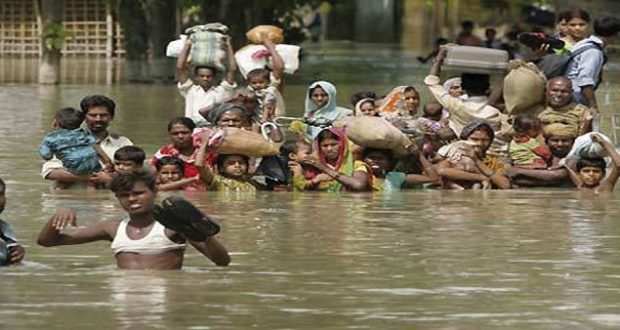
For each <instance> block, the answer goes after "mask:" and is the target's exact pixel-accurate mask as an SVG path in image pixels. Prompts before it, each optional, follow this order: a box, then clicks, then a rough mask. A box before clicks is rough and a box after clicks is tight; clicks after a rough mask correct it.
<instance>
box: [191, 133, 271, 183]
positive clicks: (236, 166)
mask: <svg viewBox="0 0 620 330" xmlns="http://www.w3.org/2000/svg"><path fill="white" fill-rule="evenodd" d="M208 140H209V139H208V137H203V141H208ZM206 153H207V143H203V144H202V145H201V146H200V148H199V149H198V153H197V154H196V159H198V160H200V161H199V162H198V163H197V164H196V166H197V167H198V170H199V172H200V180H201V181H202V182H204V184H205V185H206V186H207V189H208V190H215V191H231V190H232V191H256V190H257V188H262V186H260V185H259V184H258V183H257V182H254V181H252V179H251V177H250V175H249V171H248V170H249V162H250V158H249V157H247V156H244V155H236V154H230V155H222V154H220V155H218V157H217V161H216V166H217V170H218V173H214V172H213V170H212V169H211V168H210V167H208V166H205V164H204V163H205V162H204V161H202V160H203V159H204V156H205V154H206Z"/></svg>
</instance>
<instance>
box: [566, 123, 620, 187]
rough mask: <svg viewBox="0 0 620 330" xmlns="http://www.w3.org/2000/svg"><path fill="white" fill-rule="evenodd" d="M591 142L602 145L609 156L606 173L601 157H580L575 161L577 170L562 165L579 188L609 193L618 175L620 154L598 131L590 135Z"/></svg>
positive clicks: (619, 174) (619, 171) (619, 172)
mask: <svg viewBox="0 0 620 330" xmlns="http://www.w3.org/2000/svg"><path fill="white" fill-rule="evenodd" d="M591 139H592V142H596V143H598V144H600V145H602V146H603V149H604V150H605V152H606V153H607V155H608V156H609V157H610V158H611V161H612V166H611V171H610V172H609V174H608V175H606V172H607V171H606V167H607V165H606V163H605V159H603V158H580V159H579V160H578V161H577V172H575V171H573V170H572V169H571V168H570V166H568V165H564V167H565V168H566V170H567V171H568V173H569V174H570V178H571V180H572V181H573V183H574V184H575V186H576V187H577V189H579V190H584V191H591V192H594V193H595V194H600V193H609V192H612V191H613V190H614V186H615V185H616V182H617V181H618V177H619V176H620V154H618V152H617V151H616V148H614V146H613V145H612V144H611V143H610V142H609V141H607V140H606V139H604V138H602V137H601V135H599V134H598V133H595V134H592V135H591Z"/></svg>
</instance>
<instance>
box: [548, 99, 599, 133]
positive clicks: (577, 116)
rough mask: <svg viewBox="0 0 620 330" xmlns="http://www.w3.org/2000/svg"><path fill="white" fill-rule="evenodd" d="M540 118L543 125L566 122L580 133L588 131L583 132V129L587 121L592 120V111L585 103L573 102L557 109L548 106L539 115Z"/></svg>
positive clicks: (565, 123)
mask: <svg viewBox="0 0 620 330" xmlns="http://www.w3.org/2000/svg"><path fill="white" fill-rule="evenodd" d="M538 118H539V119H540V121H541V122H542V124H543V126H546V125H549V124H554V123H558V124H564V125H569V126H571V127H572V128H573V129H575V131H577V133H578V134H580V133H581V134H583V133H586V132H581V129H582V127H584V126H585V124H586V122H588V121H590V120H592V112H591V110H590V108H588V107H587V106H585V105H582V104H576V103H571V104H568V105H566V106H563V107H561V108H557V109H554V108H552V107H546V108H545V110H544V111H543V112H541V113H540V114H539V115H538Z"/></svg>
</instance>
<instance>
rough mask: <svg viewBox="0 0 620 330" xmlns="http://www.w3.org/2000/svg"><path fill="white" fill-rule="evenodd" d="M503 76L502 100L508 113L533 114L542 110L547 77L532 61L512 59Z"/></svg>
mask: <svg viewBox="0 0 620 330" xmlns="http://www.w3.org/2000/svg"><path fill="white" fill-rule="evenodd" d="M508 69H509V70H510V72H508V74H507V75H506V77H504V100H505V101H506V110H507V111H508V113H509V114H514V115H517V114H519V113H528V114H535V113H536V112H538V111H540V110H542V104H543V101H544V99H545V95H544V92H545V85H546V84H547V78H546V77H545V75H544V74H543V73H542V71H540V70H539V69H538V67H536V65H535V64H534V63H525V62H523V61H521V60H512V61H510V62H509V63H508Z"/></svg>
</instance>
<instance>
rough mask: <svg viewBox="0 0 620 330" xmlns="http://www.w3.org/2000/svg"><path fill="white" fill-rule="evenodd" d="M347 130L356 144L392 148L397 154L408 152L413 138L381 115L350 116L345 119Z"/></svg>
mask: <svg viewBox="0 0 620 330" xmlns="http://www.w3.org/2000/svg"><path fill="white" fill-rule="evenodd" d="M344 126H345V132H346V133H347V136H348V137H349V139H351V141H353V142H354V143H355V144H357V145H360V146H362V147H367V148H377V149H390V150H392V151H393V152H394V153H396V154H397V155H406V154H408V151H407V147H408V146H409V145H411V140H409V138H408V137H407V135H405V133H403V132H401V131H400V130H399V129H398V128H396V127H394V126H393V125H392V124H390V123H389V122H388V121H386V120H385V119H383V118H381V117H370V116H362V117H349V118H347V119H346V121H345V124H344Z"/></svg>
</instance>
